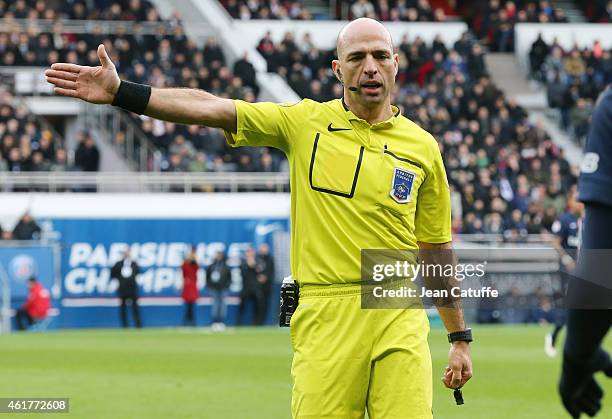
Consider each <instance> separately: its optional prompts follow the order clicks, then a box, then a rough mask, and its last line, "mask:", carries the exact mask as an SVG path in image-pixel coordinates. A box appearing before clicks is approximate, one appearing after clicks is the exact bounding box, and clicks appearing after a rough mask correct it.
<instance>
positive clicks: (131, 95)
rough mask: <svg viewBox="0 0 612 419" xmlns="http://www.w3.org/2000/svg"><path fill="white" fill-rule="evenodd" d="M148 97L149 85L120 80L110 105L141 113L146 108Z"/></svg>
mask: <svg viewBox="0 0 612 419" xmlns="http://www.w3.org/2000/svg"><path fill="white" fill-rule="evenodd" d="M150 97H151V86H149V85H146V84H139V83H132V82H131V81H126V80H121V84H120V85H119V89H118V90H117V93H116V94H115V98H114V99H113V103H112V105H113V106H118V107H120V108H122V109H125V110H126V111H130V112H134V113H137V114H138V115H142V114H143V113H144V112H145V109H147V105H148V104H149V98H150Z"/></svg>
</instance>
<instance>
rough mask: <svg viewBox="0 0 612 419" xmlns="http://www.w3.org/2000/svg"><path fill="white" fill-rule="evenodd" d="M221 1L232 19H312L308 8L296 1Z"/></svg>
mask: <svg viewBox="0 0 612 419" xmlns="http://www.w3.org/2000/svg"><path fill="white" fill-rule="evenodd" d="M221 3H222V4H223V5H224V6H225V8H226V9H227V11H228V12H229V14H230V15H231V16H232V17H233V18H234V19H240V20H251V19H298V20H311V19H312V15H311V13H310V11H309V10H308V8H306V7H304V5H303V4H301V2H298V1H287V0H266V1H260V0H247V1H243V0H223V1H222V2H221Z"/></svg>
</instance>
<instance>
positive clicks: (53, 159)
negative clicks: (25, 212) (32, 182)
mask: <svg viewBox="0 0 612 419" xmlns="http://www.w3.org/2000/svg"><path fill="white" fill-rule="evenodd" d="M67 157H68V156H67V153H66V150H65V149H64V144H63V140H62V139H61V138H59V137H58V136H57V134H55V133H54V132H53V131H52V130H51V129H49V128H46V127H43V126H42V125H41V123H40V121H39V120H38V119H37V118H35V117H34V116H33V115H32V114H31V113H30V112H29V111H28V109H27V107H26V106H25V105H23V104H15V98H14V97H13V96H12V95H11V94H10V93H8V92H2V93H0V172H2V171H10V172H22V171H65V170H68V169H69V167H70V166H69V165H68V163H67Z"/></svg>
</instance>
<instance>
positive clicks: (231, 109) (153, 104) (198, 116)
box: [145, 88, 236, 132]
mask: <svg viewBox="0 0 612 419" xmlns="http://www.w3.org/2000/svg"><path fill="white" fill-rule="evenodd" d="M145 115H147V116H150V117H152V118H155V119H161V120H163V121H168V122H175V123H178V124H186V125H206V126H209V127H214V128H222V129H225V130H227V131H232V132H235V131H236V108H235V106H234V104H233V102H232V101H231V100H230V99H223V98H219V97H217V96H215V95H213V94H211V93H208V92H205V91H204V90H199V89H183V88H170V89H159V88H153V89H152V90H151V98H150V99H149V103H148V105H147V107H146V110H145Z"/></svg>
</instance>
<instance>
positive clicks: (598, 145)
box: [559, 89, 612, 418]
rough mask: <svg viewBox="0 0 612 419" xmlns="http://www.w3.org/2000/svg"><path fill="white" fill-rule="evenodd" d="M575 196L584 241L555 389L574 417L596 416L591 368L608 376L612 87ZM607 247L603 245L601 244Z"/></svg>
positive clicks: (600, 108) (611, 366) (600, 106)
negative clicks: (580, 209) (605, 346)
mask: <svg viewBox="0 0 612 419" xmlns="http://www.w3.org/2000/svg"><path fill="white" fill-rule="evenodd" d="M579 189H580V195H579V198H580V200H581V201H582V202H584V204H585V221H584V228H583V234H582V247H581V249H580V256H579V259H578V266H577V269H576V276H575V277H572V279H571V280H570V283H569V288H568V304H569V305H570V310H569V311H568V319H567V338H566V341H565V347H564V350H563V368H562V372H561V379H560V382H559V393H560V394H561V399H562V401H563V405H564V406H565V408H566V409H567V411H568V412H569V413H570V415H571V416H572V417H573V418H579V417H580V415H581V414H582V413H585V414H587V415H589V416H594V415H596V414H597V412H598V411H599V410H600V409H601V400H602V398H603V391H602V389H601V387H600V386H599V384H598V383H597V381H596V380H595V374H596V373H597V372H599V371H603V372H604V373H605V374H606V375H607V376H608V377H612V361H611V360H610V355H609V354H608V353H607V352H606V351H605V350H604V349H603V348H602V346H601V344H602V341H603V339H604V337H605V336H606V334H607V333H608V330H609V328H610V326H611V325H612V275H611V274H610V272H612V270H611V269H612V257H610V256H611V255H612V90H611V89H608V90H607V91H606V92H604V93H603V94H602V95H601V96H600V99H599V100H598V103H597V106H596V108H595V111H594V113H593V119H592V123H591V130H590V133H589V137H588V141H587V145H586V149H585V157H584V161H583V164H582V166H581V174H580V180H579ZM603 249H606V250H603Z"/></svg>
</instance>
